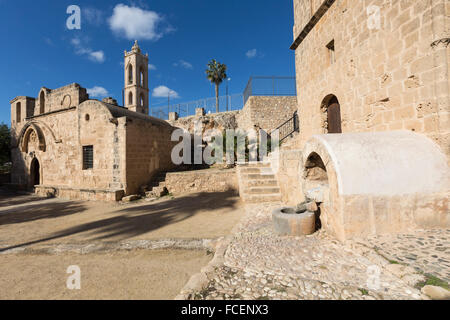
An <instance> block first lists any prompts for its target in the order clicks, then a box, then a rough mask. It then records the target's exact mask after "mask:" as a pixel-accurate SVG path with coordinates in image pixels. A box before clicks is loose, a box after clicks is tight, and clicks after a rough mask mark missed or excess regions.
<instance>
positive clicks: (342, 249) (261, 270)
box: [190, 204, 450, 300]
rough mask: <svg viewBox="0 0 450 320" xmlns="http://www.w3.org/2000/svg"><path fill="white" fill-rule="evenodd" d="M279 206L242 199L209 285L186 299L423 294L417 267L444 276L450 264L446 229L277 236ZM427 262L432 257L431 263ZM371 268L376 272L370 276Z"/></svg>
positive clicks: (416, 296)
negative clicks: (341, 237) (343, 237)
mask: <svg viewBox="0 0 450 320" xmlns="http://www.w3.org/2000/svg"><path fill="white" fill-rule="evenodd" d="M277 206H279V204H274V205H267V204H263V205H262V204H259V205H247V206H246V216H245V217H244V218H243V220H242V221H241V223H240V224H239V225H238V226H237V227H236V228H235V230H234V235H233V238H232V240H231V242H230V244H229V246H228V248H227V250H226V254H225V263H224V266H222V267H217V268H216V269H215V271H214V272H212V273H209V274H207V277H208V280H209V283H208V285H207V286H206V288H204V289H203V290H201V291H197V292H191V294H190V298H191V299H237V300H239V299H245V300H247V299H251V300H253V299H283V300H286V299H333V300H337V299H358V300H362V299H366V300H373V299H396V300H399V299H427V297H426V296H424V295H423V294H422V293H421V292H420V291H419V290H418V289H417V288H415V285H416V284H417V283H418V282H420V281H424V280H425V278H424V276H423V275H421V272H425V273H427V272H433V273H434V274H436V275H439V276H441V277H442V279H446V278H445V276H447V275H448V272H449V270H450V267H449V266H448V260H449V259H448V254H449V253H448V239H449V235H450V230H442V231H438V232H436V231H427V232H425V231H424V232H418V233H415V234H414V235H399V236H392V237H377V238H373V239H368V240H367V241H365V242H363V241H348V242H346V243H340V242H338V241H336V240H334V239H333V238H331V237H329V236H328V235H327V234H326V233H325V232H323V231H320V232H318V233H316V234H314V235H312V236H308V237H301V238H300V237H296V238H294V237H281V236H278V235H276V234H275V233H274V231H273V229H272V223H271V212H272V210H273V209H274V208H276V207H277ZM430 237H431V238H430ZM405 240H407V243H406V241H405ZM417 241H421V242H422V243H423V246H422V247H420V246H419V245H420V244H418V243H417ZM374 248H375V249H374ZM380 248H382V249H380ZM418 248H420V249H419V250H420V255H419V254H418V253H417V251H419V250H417V249H418ZM444 248H445V250H444ZM391 256H392V258H389V257H391ZM408 257H409V258H412V257H416V259H415V260H411V259H409V258H408ZM395 259H396V260H395ZM426 261H428V263H426ZM397 262H407V263H406V264H410V265H411V266H412V267H414V268H415V269H414V268H411V267H408V266H404V265H402V264H397ZM413 262H414V263H413ZM431 264H435V265H434V266H433V267H432V268H430V265H431ZM419 270H420V272H419ZM376 272H379V277H375V276H374V275H375V273H376Z"/></svg>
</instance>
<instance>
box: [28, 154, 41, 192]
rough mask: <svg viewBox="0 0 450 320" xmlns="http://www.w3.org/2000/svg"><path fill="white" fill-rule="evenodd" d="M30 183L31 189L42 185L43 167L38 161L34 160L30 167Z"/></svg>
mask: <svg viewBox="0 0 450 320" xmlns="http://www.w3.org/2000/svg"><path fill="white" fill-rule="evenodd" d="M30 183H31V187H34V186H37V185H40V184H41V166H40V164H39V161H38V159H36V158H34V159H33V160H32V161H31V167H30Z"/></svg>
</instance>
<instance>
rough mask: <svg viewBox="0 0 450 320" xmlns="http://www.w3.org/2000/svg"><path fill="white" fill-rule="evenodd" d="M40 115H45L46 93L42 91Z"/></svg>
mask: <svg viewBox="0 0 450 320" xmlns="http://www.w3.org/2000/svg"><path fill="white" fill-rule="evenodd" d="M39 107H40V110H39V113H40V114H43V113H45V94H44V91H41V94H40V95H39Z"/></svg>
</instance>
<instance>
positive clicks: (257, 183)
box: [243, 180, 278, 188]
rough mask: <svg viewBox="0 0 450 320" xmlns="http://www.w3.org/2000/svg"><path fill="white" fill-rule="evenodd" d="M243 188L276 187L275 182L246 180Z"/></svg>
mask: <svg viewBox="0 0 450 320" xmlns="http://www.w3.org/2000/svg"><path fill="white" fill-rule="evenodd" d="M243 185H244V186H245V187H250V188H251V187H278V181H277V180H246V181H243Z"/></svg>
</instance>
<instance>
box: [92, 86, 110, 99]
mask: <svg viewBox="0 0 450 320" xmlns="http://www.w3.org/2000/svg"><path fill="white" fill-rule="evenodd" d="M87 93H88V94H89V96H90V97H93V98H104V97H108V96H109V92H108V90H106V89H105V88H103V87H98V86H95V87H93V88H90V89H87Z"/></svg>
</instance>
